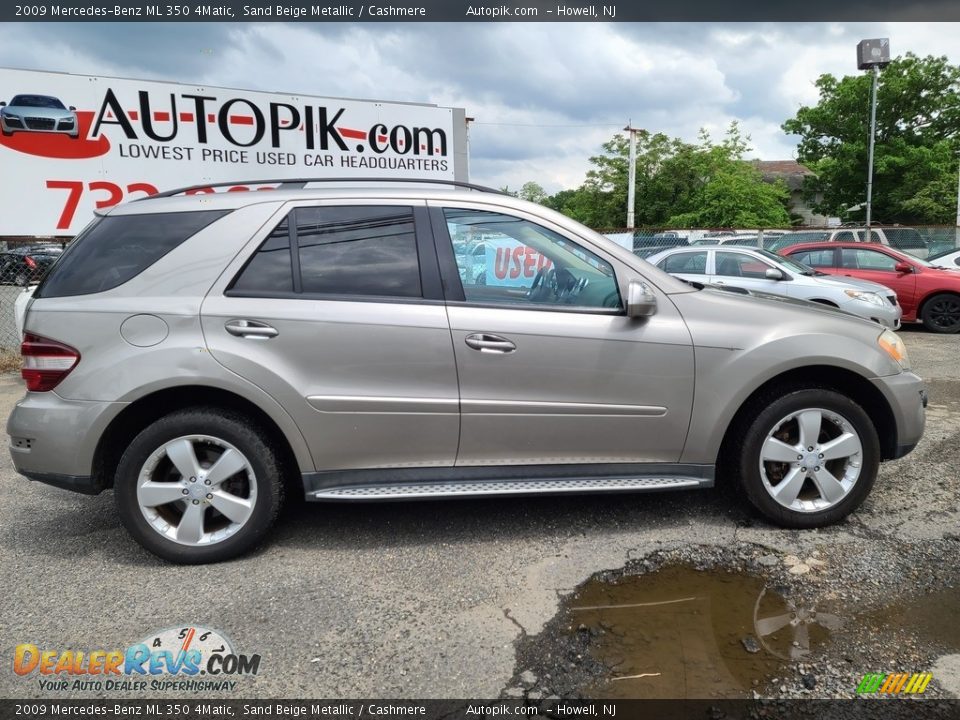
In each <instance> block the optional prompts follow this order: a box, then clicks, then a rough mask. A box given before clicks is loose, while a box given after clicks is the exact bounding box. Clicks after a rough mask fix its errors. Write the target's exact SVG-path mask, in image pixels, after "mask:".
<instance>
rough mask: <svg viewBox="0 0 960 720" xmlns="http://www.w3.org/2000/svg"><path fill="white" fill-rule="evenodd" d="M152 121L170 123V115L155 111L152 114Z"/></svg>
mask: <svg viewBox="0 0 960 720" xmlns="http://www.w3.org/2000/svg"><path fill="white" fill-rule="evenodd" d="M153 119H154V120H155V121H157V122H170V113H168V112H161V111H159V110H155V111H154V113H153Z"/></svg>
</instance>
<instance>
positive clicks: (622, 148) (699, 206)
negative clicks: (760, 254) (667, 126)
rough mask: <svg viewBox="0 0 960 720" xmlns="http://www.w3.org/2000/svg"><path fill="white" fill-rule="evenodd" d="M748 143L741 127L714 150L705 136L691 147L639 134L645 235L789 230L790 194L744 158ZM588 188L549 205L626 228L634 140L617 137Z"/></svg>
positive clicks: (638, 197) (640, 216) (638, 198)
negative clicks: (702, 229) (688, 229)
mask: <svg viewBox="0 0 960 720" xmlns="http://www.w3.org/2000/svg"><path fill="white" fill-rule="evenodd" d="M748 140H749V139H748V138H745V137H744V136H743V135H742V133H741V132H740V128H739V126H738V125H737V124H736V123H733V124H731V126H730V128H729V129H728V131H727V133H726V135H725V136H724V138H723V139H722V140H721V141H720V142H719V143H715V142H713V141H712V139H711V138H710V136H709V135H708V134H706V133H703V132H702V133H701V135H700V139H699V142H698V144H695V145H694V144H690V143H686V142H683V141H682V140H679V139H676V138H670V137H668V136H667V135H665V134H663V133H649V132H646V131H641V132H639V133H638V134H637V176H636V194H635V198H634V199H635V213H636V224H637V226H638V227H644V226H646V227H658V226H665V225H674V226H676V225H681V226H694V225H700V226H704V225H706V226H710V227H735V226H741V227H744V226H747V227H749V226H758V225H766V226H767V227H771V226H777V225H786V224H789V216H788V214H787V212H786V200H787V197H788V195H787V192H786V189H785V188H784V187H783V186H782V184H781V185H770V184H768V183H765V182H764V181H763V179H762V177H761V176H760V173H759V172H757V171H756V169H755V168H754V167H753V166H752V165H751V164H750V163H748V162H747V161H745V160H744V159H743V155H744V154H745V153H746V152H747V150H748V149H749V148H748ZM603 150H604V153H603V154H602V155H597V156H595V157H592V158H590V163H591V165H593V167H592V168H591V169H590V170H589V171H588V172H587V177H586V180H585V182H584V183H583V185H581V186H580V187H579V188H578V189H576V190H564V191H561V192H560V193H557V194H556V195H554V196H553V197H551V198H549V199H548V200H547V202H546V203H545V204H547V205H548V206H549V207H552V208H554V209H555V210H559V211H560V212H563V213H565V214H567V215H569V216H571V217H573V218H574V219H576V220H579V221H580V222H582V223H584V224H586V225H589V226H591V227H595V228H615V227H623V225H624V224H625V220H626V211H627V172H628V162H629V145H628V140H627V138H626V137H624V136H623V135H615V136H614V137H613V138H612V139H611V140H610V141H609V142H607V143H605V144H604V145H603Z"/></svg>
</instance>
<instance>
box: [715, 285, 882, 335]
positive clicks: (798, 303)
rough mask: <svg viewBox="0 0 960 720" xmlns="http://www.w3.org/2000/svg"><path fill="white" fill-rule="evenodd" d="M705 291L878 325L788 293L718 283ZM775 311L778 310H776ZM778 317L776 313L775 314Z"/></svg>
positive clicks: (835, 308) (861, 323) (841, 310)
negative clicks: (775, 292)
mask: <svg viewBox="0 0 960 720" xmlns="http://www.w3.org/2000/svg"><path fill="white" fill-rule="evenodd" d="M701 292H704V293H710V294H713V293H719V294H721V295H724V296H739V297H741V298H743V299H744V300H745V301H747V302H750V301H754V302H760V303H764V304H770V303H773V304H776V305H777V306H778V307H779V308H785V307H787V306H789V307H791V308H795V309H796V310H799V311H810V312H816V313H820V314H827V315H832V316H834V317H837V318H845V319H849V320H851V321H853V322H856V323H857V324H860V325H867V326H869V327H871V328H873V327H875V326H876V323H874V322H871V321H870V320H866V319H864V318H861V317H858V316H856V315H851V314H850V313H848V312H846V311H845V310H843V309H841V308H838V307H834V306H833V305H824V304H823V303H818V302H813V301H812V300H803V299H801V298H792V297H787V296H786V295H774V294H773V293H768V292H763V291H762V290H747V289H746V288H737V287H731V286H723V287H720V286H717V285H705V286H704V289H703V290H702V291H701ZM774 312H777V311H776V310H774ZM774 317H776V315H774Z"/></svg>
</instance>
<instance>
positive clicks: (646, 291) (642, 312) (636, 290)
mask: <svg viewBox="0 0 960 720" xmlns="http://www.w3.org/2000/svg"><path fill="white" fill-rule="evenodd" d="M656 312H657V296H656V295H654V294H653V292H651V290H650V288H649V287H648V286H647V284H646V283H645V282H642V281H640V280H631V281H630V284H629V285H627V317H632V318H637V317H650V316H651V315H654V314H655V313H656Z"/></svg>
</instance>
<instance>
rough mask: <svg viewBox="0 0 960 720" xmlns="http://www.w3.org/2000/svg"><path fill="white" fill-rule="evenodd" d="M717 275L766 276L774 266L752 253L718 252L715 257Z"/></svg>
mask: <svg viewBox="0 0 960 720" xmlns="http://www.w3.org/2000/svg"><path fill="white" fill-rule="evenodd" d="M715 262H716V265H717V272H716V274H717V275H722V276H725V277H745V278H761V279H762V278H765V277H766V273H767V270H769V269H770V268H772V267H773V265H768V264H767V263H765V262H763V261H762V260H759V259H757V258H755V257H753V256H752V255H744V254H743V253H730V252H718V253H717V257H716V258H715Z"/></svg>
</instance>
